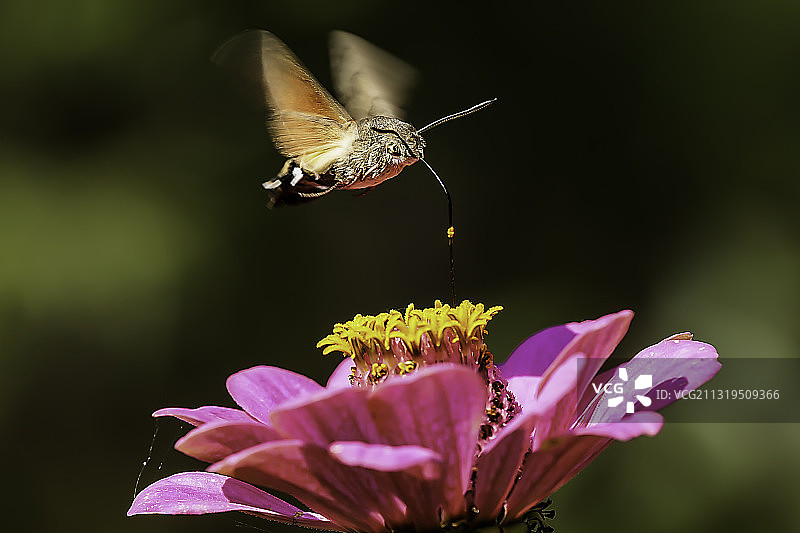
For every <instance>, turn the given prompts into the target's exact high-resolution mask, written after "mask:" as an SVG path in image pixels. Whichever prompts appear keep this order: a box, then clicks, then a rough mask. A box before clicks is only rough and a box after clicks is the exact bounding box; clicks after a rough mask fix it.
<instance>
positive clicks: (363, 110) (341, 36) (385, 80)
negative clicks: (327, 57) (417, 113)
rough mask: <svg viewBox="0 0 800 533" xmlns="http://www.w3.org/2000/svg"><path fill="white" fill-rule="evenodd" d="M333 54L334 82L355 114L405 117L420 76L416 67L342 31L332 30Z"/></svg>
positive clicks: (359, 116)
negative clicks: (409, 99) (405, 110)
mask: <svg viewBox="0 0 800 533" xmlns="http://www.w3.org/2000/svg"><path fill="white" fill-rule="evenodd" d="M330 54H331V73H332V77H333V86H334V88H335V89H336V94H337V95H338V96H339V98H340V99H341V101H342V103H343V104H344V105H345V107H346V108H347V110H348V111H349V112H350V114H351V115H352V116H353V117H354V118H356V119H357V120H358V119H362V118H364V117H368V116H373V115H383V116H387V117H395V118H399V119H402V118H403V116H404V115H405V113H404V107H405V105H406V103H407V101H408V98H409V96H410V93H411V89H412V88H413V86H414V85H415V83H416V80H417V77H418V75H417V71H416V69H414V67H412V66H411V65H409V64H408V63H406V62H404V61H402V60H400V59H398V58H396V57H395V56H393V55H392V54H390V53H388V52H386V51H384V50H381V49H380V48H378V47H377V46H375V45H373V44H371V43H369V42H368V41H365V40H364V39H362V38H361V37H357V36H355V35H353V34H352V33H347V32H343V31H334V32H332V33H331V37H330Z"/></svg>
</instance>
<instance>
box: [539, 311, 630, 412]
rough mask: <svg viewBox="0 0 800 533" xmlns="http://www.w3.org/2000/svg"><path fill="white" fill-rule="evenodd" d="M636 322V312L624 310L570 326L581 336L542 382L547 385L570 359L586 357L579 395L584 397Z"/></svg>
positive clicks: (557, 360) (560, 356)
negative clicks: (634, 319)
mask: <svg viewBox="0 0 800 533" xmlns="http://www.w3.org/2000/svg"><path fill="white" fill-rule="evenodd" d="M632 319H633V311H620V312H619V313H614V314H612V315H606V316H604V317H601V318H598V319H597V320H585V321H583V322H579V323H573V324H569V328H570V329H571V330H572V331H574V332H575V333H576V334H577V335H576V336H575V338H574V339H572V341H571V342H570V343H569V344H568V345H567V346H566V347H565V348H564V349H563V350H562V351H561V353H560V354H558V357H556V358H555V360H553V362H552V363H551V364H550V367H548V369H547V370H546V371H545V373H544V376H543V378H542V380H543V381H544V382H547V380H548V378H549V376H550V375H551V374H552V373H553V372H555V371H556V369H558V368H559V367H560V366H561V365H562V364H563V363H565V362H567V360H568V359H570V358H572V357H573V356H575V355H577V354H579V355H580V356H582V357H583V358H584V359H583V361H582V364H581V365H580V366H579V368H578V382H577V394H578V397H580V396H581V395H582V394H583V391H584V390H586V388H587V387H588V386H589V383H590V382H591V380H592V378H593V377H594V376H595V374H597V371H598V370H600V367H601V366H603V363H604V362H605V360H606V359H608V357H609V356H610V355H611V353H612V352H613V351H614V348H616V347H617V345H618V344H619V341H621V340H622V337H624V336H625V333H626V332H627V331H628V326H630V323H631V320H632ZM542 386H544V385H542Z"/></svg>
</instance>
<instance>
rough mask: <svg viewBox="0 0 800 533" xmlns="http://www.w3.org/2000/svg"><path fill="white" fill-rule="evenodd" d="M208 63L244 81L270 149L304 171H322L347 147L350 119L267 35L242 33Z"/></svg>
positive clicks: (353, 130) (352, 135)
mask: <svg viewBox="0 0 800 533" xmlns="http://www.w3.org/2000/svg"><path fill="white" fill-rule="evenodd" d="M211 60H212V61H213V62H214V63H217V64H219V65H221V66H223V67H225V68H228V69H229V70H232V71H234V72H236V73H238V74H239V75H241V76H242V77H243V78H244V79H245V81H247V82H248V84H249V85H250V86H251V88H252V89H253V90H254V92H255V94H256V96H257V98H258V99H259V100H260V101H259V104H260V105H263V106H264V107H266V109H267V110H268V118H267V126H268V128H269V131H270V133H271V135H272V139H273V141H274V143H275V147H276V148H277V149H278V151H279V152H280V153H281V155H283V156H285V157H287V158H292V159H294V160H296V161H297V163H298V164H299V165H300V166H301V167H302V168H303V169H304V170H307V171H309V172H316V173H319V174H322V173H324V172H327V171H328V170H329V169H330V166H331V165H332V164H333V162H334V161H335V160H336V159H338V158H340V157H342V156H343V155H344V154H346V153H347V152H348V151H349V150H350V149H351V148H352V144H353V141H354V139H355V135H356V128H355V122H354V121H353V119H352V117H351V116H350V115H349V114H348V113H347V111H346V110H345V109H344V108H343V107H342V106H341V105H340V104H339V102H337V101H336V100H335V99H334V98H333V97H332V96H331V95H330V94H329V93H328V91H326V90H325V88H324V87H322V85H320V83H319V82H318V81H317V80H316V79H314V76H312V75H311V73H310V72H309V71H308V70H307V69H306V68H305V67H304V66H303V65H302V64H301V63H300V61H299V60H298V59H297V57H296V56H295V55H294V54H293V53H292V51H291V50H289V48H288V47H287V46H286V45H285V44H283V42H281V40H280V39H278V38H277V37H275V35H273V34H272V33H270V32H268V31H264V30H247V31H244V32H242V33H240V34H238V35H235V36H234V37H232V38H231V39H230V40H228V41H227V42H226V43H224V44H223V45H222V46H220V47H219V49H217V51H216V52H214V54H213V55H212V56H211Z"/></svg>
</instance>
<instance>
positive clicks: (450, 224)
mask: <svg viewBox="0 0 800 533" xmlns="http://www.w3.org/2000/svg"><path fill="white" fill-rule="evenodd" d="M492 101H494V100H492ZM489 103H491V102H489ZM483 105H488V104H487V103H485V102H484V104H483ZM476 111H477V109H476ZM420 161H422V162H423V163H425V166H426V167H428V170H430V171H431V173H432V174H433V177H434V178H436V181H438V182H439V185H440V186H441V187H442V190H443V191H444V194H445V196H446V197H447V245H448V247H449V248H450V301H451V302H452V304H453V307H455V306H456V263H455V258H454V256H453V238H454V237H455V234H456V229H455V228H454V227H453V199H452V198H451V197H450V191H448V190H447V187H445V185H444V182H443V181H442V178H440V177H439V174H437V173H436V171H435V170H433V167H432V166H430V165H429V164H428V162H427V161H425V159H420Z"/></svg>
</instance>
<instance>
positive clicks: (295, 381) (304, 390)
mask: <svg viewBox="0 0 800 533" xmlns="http://www.w3.org/2000/svg"><path fill="white" fill-rule="evenodd" d="M227 387H228V392H229V393H230V395H231V397H232V398H233V399H234V401H235V402H236V403H237V404H239V405H240V406H241V407H242V408H243V409H244V410H245V411H247V412H248V413H250V415H252V416H253V418H255V419H256V420H259V421H261V422H264V423H265V424H269V423H270V422H269V415H270V413H271V412H272V411H273V410H274V409H275V408H276V407H278V406H279V405H280V404H282V403H284V402H286V401H287V400H291V399H295V398H299V397H304V396H310V395H312V394H314V393H316V392H319V391H321V390H323V387H322V385H320V384H318V383H317V382H316V381H314V380H313V379H311V378H308V377H306V376H304V375H302V374H297V373H295V372H292V371H290V370H284V369H282V368H277V367H274V366H256V367H253V368H248V369H247V370H242V371H241V372H237V373H236V374H233V375H232V376H230V377H229V378H228V381H227Z"/></svg>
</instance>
